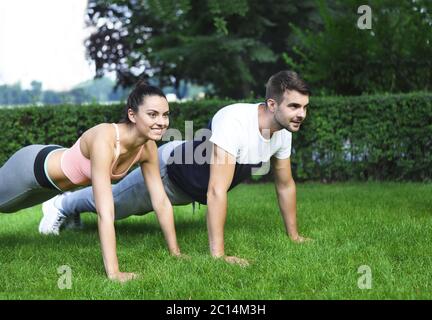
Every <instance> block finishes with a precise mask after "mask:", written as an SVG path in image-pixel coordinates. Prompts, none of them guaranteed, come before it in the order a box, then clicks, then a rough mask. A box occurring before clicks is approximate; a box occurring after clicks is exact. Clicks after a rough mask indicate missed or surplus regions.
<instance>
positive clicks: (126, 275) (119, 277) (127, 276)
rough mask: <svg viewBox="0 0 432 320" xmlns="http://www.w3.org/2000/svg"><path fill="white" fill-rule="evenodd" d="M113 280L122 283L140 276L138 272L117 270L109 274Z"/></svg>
mask: <svg viewBox="0 0 432 320" xmlns="http://www.w3.org/2000/svg"><path fill="white" fill-rule="evenodd" d="M108 278H109V279H110V280H111V281H116V282H120V283H125V282H128V281H131V280H134V279H137V278H138V274H136V273H132V272H120V271H119V272H115V273H112V274H110V275H108Z"/></svg>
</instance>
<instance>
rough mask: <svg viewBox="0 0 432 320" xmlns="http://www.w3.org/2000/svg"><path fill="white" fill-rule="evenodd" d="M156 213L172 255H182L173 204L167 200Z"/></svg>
mask: <svg viewBox="0 0 432 320" xmlns="http://www.w3.org/2000/svg"><path fill="white" fill-rule="evenodd" d="M155 211H156V215H157V218H158V221H159V225H160V227H161V229H162V232H163V234H164V237H165V241H166V243H167V245H168V249H169V251H170V253H171V254H172V255H178V254H180V248H179V246H178V243H177V236H176V231H175V222H174V213H173V208H172V206H171V203H170V202H169V200H167V201H165V202H164V203H163V204H162V205H160V206H158V208H157V209H155Z"/></svg>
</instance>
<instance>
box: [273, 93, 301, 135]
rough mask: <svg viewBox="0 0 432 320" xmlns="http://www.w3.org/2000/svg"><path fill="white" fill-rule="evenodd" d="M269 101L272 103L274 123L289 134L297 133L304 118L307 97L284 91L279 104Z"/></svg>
mask: <svg viewBox="0 0 432 320" xmlns="http://www.w3.org/2000/svg"><path fill="white" fill-rule="evenodd" d="M269 100H270V101H269V102H272V103H274V119H275V121H276V123H278V124H279V125H280V126H281V127H282V128H284V129H287V130H288V131H290V132H297V131H298V130H299V129H300V125H301V123H302V122H303V121H304V119H305V118H306V112H307V107H308V105H309V96H308V95H305V94H302V93H300V92H298V91H295V90H285V92H284V95H283V100H282V102H281V103H280V104H277V102H276V101H274V100H273V99H269Z"/></svg>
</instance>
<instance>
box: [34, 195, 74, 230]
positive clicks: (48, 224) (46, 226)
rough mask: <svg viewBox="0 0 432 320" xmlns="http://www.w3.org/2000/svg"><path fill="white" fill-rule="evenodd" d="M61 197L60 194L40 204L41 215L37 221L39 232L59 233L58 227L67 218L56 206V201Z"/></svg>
mask: <svg viewBox="0 0 432 320" xmlns="http://www.w3.org/2000/svg"><path fill="white" fill-rule="evenodd" d="M61 198H62V195H57V196H55V197H54V198H52V199H50V200H48V201H45V202H44V203H43V204H42V212H43V217H42V220H41V221H40V223H39V233H40V234H54V235H57V236H58V235H59V234H60V227H61V226H62V224H63V223H64V221H65V220H66V218H67V217H66V216H65V215H64V214H62V213H61V210H60V209H59V208H57V206H56V202H58V201H59V200H61Z"/></svg>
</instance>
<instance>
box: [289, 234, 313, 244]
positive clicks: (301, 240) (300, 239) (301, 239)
mask: <svg viewBox="0 0 432 320" xmlns="http://www.w3.org/2000/svg"><path fill="white" fill-rule="evenodd" d="M290 238H291V240H292V241H294V242H295V243H305V242H312V241H313V240H312V239H311V238H306V237H302V236H301V235H297V236H295V237H290Z"/></svg>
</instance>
